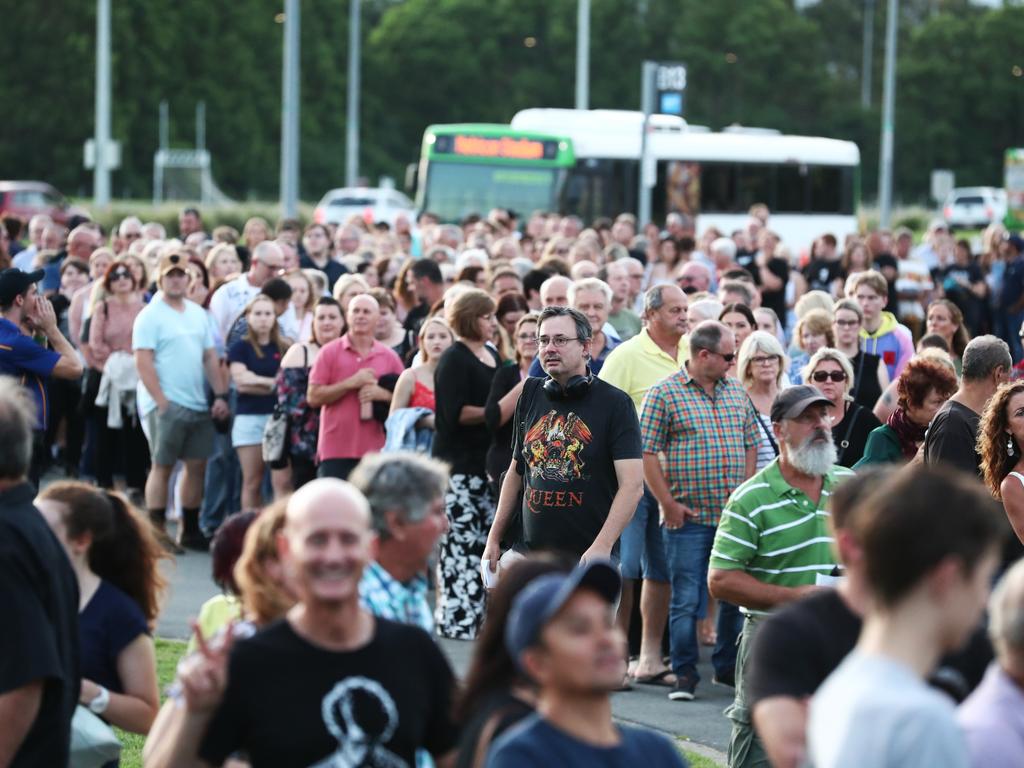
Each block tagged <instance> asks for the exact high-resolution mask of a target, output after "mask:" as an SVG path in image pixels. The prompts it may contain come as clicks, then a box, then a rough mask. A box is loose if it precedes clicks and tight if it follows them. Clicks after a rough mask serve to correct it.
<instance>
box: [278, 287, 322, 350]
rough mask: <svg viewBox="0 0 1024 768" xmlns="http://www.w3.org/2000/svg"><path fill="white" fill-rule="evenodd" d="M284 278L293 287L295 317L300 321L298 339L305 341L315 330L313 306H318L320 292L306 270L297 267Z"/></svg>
mask: <svg viewBox="0 0 1024 768" xmlns="http://www.w3.org/2000/svg"><path fill="white" fill-rule="evenodd" d="M284 279H285V280H286V281H287V282H288V285H290V286H291V288H292V299H291V301H292V306H293V307H295V317H296V318H297V319H298V321H299V338H298V339H297V341H305V340H306V339H308V338H309V334H310V333H312V331H313V307H315V306H316V302H317V299H319V298H320V294H319V293H318V292H317V290H316V286H314V285H313V281H312V280H311V279H310V278H309V275H307V274H306V272H305V270H302V269H296V270H295V271H294V272H289V273H288V274H287V275H285V277H284Z"/></svg>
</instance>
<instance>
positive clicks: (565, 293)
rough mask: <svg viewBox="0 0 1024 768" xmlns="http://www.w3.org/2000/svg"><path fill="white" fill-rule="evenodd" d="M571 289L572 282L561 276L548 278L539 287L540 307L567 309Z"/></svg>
mask: <svg viewBox="0 0 1024 768" xmlns="http://www.w3.org/2000/svg"><path fill="white" fill-rule="evenodd" d="M571 287H572V280H570V279H569V278H568V277H565V276H563V275H553V276H552V277H549V278H548V279H547V280H545V281H544V282H543V283H541V286H540V305H541V307H542V308H543V307H568V306H569V289H570V288H571Z"/></svg>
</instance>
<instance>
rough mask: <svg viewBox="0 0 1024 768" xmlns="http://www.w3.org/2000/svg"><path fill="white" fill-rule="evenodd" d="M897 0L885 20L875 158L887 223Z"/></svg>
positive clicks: (884, 224) (881, 217) (881, 222)
mask: <svg viewBox="0 0 1024 768" xmlns="http://www.w3.org/2000/svg"><path fill="white" fill-rule="evenodd" d="M898 23H899V0H889V12H888V15H887V18H886V21H885V83H884V84H883V86H882V143H881V151H880V152H879V158H878V223H879V226H882V227H888V226H889V218H890V216H891V215H892V155H893V127H894V123H895V119H896V115H895V113H896V26H897V24H898Z"/></svg>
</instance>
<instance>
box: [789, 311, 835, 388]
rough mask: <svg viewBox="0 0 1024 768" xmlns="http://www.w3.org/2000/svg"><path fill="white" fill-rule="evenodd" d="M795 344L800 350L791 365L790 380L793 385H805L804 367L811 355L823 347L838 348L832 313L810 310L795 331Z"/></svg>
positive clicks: (798, 323)
mask: <svg viewBox="0 0 1024 768" xmlns="http://www.w3.org/2000/svg"><path fill="white" fill-rule="evenodd" d="M793 343H794V344H795V345H796V348H797V350H798V352H797V354H795V355H793V360H792V362H791V363H790V368H789V379H790V381H791V382H792V383H793V384H803V383H805V382H804V380H803V378H802V375H803V369H804V366H805V365H807V362H808V361H809V360H810V359H811V355H813V354H814V353H815V352H817V351H818V350H819V349H821V348H822V347H832V348H834V347H835V346H836V332H835V329H834V328H833V327H832V312H831V311H826V310H824V309H810V310H808V311H807V312H806V313H805V314H804V316H803V317H801V318H800V320H799V321H798V322H797V324H796V328H795V329H794V330H793Z"/></svg>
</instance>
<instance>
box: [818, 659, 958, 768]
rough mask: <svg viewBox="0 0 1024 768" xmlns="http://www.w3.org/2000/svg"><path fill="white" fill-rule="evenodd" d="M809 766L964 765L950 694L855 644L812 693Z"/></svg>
mask: <svg viewBox="0 0 1024 768" xmlns="http://www.w3.org/2000/svg"><path fill="white" fill-rule="evenodd" d="M807 750H808V756H809V757H810V762H811V764H812V765H813V766H815V768H968V766H969V763H968V757H967V745H966V743H965V741H964V738H963V735H962V734H961V733H960V729H959V728H958V727H957V724H956V718H955V709H954V705H953V701H952V700H951V699H949V698H948V697H947V696H945V695H944V694H942V693H939V692H938V691H935V690H933V689H931V688H929V687H928V686H927V685H926V684H925V683H924V681H922V680H921V679H920V678H919V677H917V675H915V674H914V672H913V671H912V670H911V669H909V668H908V667H906V666H905V665H903V664H901V663H899V662H897V661H894V660H892V659H889V658H885V657H883V656H870V655H867V654H864V653H860V652H858V651H853V652H852V653H851V654H850V655H849V656H847V657H846V659H845V660H844V661H843V663H842V664H840V665H839V666H838V667H837V668H836V670H835V671H834V672H833V673H832V674H831V675H829V676H828V678H827V679H826V680H825V682H824V683H822V685H821V687H820V688H819V689H818V692H817V693H816V694H815V695H814V698H813V699H812V700H811V713H810V722H809V724H808V728H807Z"/></svg>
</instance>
